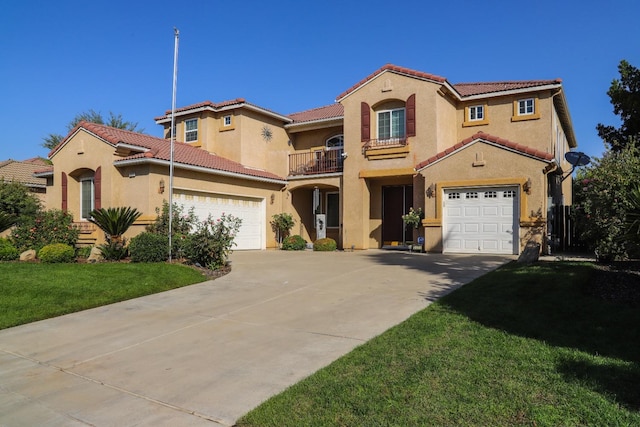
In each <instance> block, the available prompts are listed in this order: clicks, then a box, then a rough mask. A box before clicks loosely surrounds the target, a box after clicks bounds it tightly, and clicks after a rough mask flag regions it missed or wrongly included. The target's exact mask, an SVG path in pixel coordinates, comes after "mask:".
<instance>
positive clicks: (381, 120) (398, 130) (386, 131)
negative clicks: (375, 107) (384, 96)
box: [378, 108, 406, 139]
mask: <svg viewBox="0 0 640 427" xmlns="http://www.w3.org/2000/svg"><path fill="white" fill-rule="evenodd" d="M405 135H406V134H405V109H404V108H397V109H395V110H384V111H378V139H392V138H404V137H405Z"/></svg>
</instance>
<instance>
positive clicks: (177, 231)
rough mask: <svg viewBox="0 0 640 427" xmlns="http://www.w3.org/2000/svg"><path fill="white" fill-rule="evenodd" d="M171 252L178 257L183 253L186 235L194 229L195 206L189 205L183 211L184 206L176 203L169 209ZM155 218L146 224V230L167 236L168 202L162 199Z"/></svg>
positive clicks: (196, 218) (195, 219) (196, 222)
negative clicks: (189, 206)
mask: <svg viewBox="0 0 640 427" xmlns="http://www.w3.org/2000/svg"><path fill="white" fill-rule="evenodd" d="M171 211H172V212H171V214H172V215H171V253H172V254H174V255H175V256H177V257H178V258H180V257H182V256H183V255H184V244H185V242H186V238H187V236H188V235H189V234H190V233H191V232H192V231H194V230H195V229H196V227H197V224H198V217H197V216H196V214H195V208H193V207H191V208H190V209H189V210H188V211H186V212H185V208H184V206H182V205H178V204H177V203H174V204H173V208H172V209H171ZM156 214H157V215H158V217H157V218H156V220H155V222H154V223H153V224H150V225H148V226H147V231H148V232H150V233H154V234H161V235H163V236H167V238H168V236H169V203H168V202H167V201H166V200H163V201H162V209H160V208H156Z"/></svg>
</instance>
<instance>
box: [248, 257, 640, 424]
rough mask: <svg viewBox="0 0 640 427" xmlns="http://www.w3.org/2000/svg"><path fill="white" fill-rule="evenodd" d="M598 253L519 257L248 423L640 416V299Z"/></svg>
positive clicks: (561, 420)
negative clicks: (600, 284)
mask: <svg viewBox="0 0 640 427" xmlns="http://www.w3.org/2000/svg"><path fill="white" fill-rule="evenodd" d="M592 274H593V267H592V266H591V265H590V264H586V263H585V264H579V263H559V262H558V263H540V264H538V265H534V266H529V267H526V266H521V265H517V264H515V263H514V264H510V265H507V266H505V267H503V268H501V269H499V270H497V271H495V272H492V273H490V274H488V275H485V276H483V277H481V278H480V279H478V280H476V281H474V282H473V283H471V284H469V285H466V286H464V287H462V288H460V289H459V290H457V291H455V292H454V293H452V294H450V295H448V296H446V297H444V298H443V299H441V300H440V301H438V302H436V303H434V304H432V305H431V306H429V307H428V308H427V309H425V310H423V311H421V312H419V313H417V314H415V315H414V316H412V317H411V318H410V319H408V320H407V321H406V322H404V323H402V324H400V325H398V326H397V327H395V328H392V329H390V330H389V331H387V332H385V333H384V334H382V335H380V336H379V337H377V338H375V339H373V340H371V341H369V342H368V343H366V344H364V345H362V346H360V347H358V348H357V349H356V350H354V351H353V352H351V353H349V354H347V355H346V356H344V357H343V358H341V359H339V360H338V361H336V362H335V363H333V364H331V365H330V366H328V367H327V368H325V369H322V370H320V371H318V372H317V373H315V374H314V375H311V376H310V377H308V378H307V379H305V380H303V381H301V382H300V383H298V384H296V385H294V386H292V387H291V388H289V389H288V390H286V391H285V392H283V393H281V394H280V395H278V396H275V397H273V398H272V399H270V400H268V401H267V402H265V403H264V404H263V405H261V406H260V407H258V408H257V409H255V410H253V411H252V412H250V413H249V414H247V415H246V416H245V417H243V418H242V419H241V420H239V422H238V426H243V427H248V426H278V427H281V426H514V425H522V426H584V425H593V426H631V425H640V412H639V411H640V309H639V308H638V307H637V306H635V307H633V306H628V305H623V304H612V303H607V302H605V301H603V300H601V299H599V298H596V297H593V296H590V295H589V294H588V293H587V292H586V287H587V284H588V283H589V278H590V276H591V275H592Z"/></svg>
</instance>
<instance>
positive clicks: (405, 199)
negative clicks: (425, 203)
mask: <svg viewBox="0 0 640 427" xmlns="http://www.w3.org/2000/svg"><path fill="white" fill-rule="evenodd" d="M411 206H413V186H412V185H394V186H389V187H382V244H383V245H388V244H391V243H392V242H398V243H402V242H405V241H407V240H411V239H412V237H413V236H412V231H411V227H405V225H404V222H403V221H402V215H404V214H406V213H407V212H409V208H410V207H411Z"/></svg>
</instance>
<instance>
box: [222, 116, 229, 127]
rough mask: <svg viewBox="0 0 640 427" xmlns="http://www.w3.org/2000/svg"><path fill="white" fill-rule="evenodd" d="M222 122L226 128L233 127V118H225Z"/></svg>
mask: <svg viewBox="0 0 640 427" xmlns="http://www.w3.org/2000/svg"><path fill="white" fill-rule="evenodd" d="M222 121H223V124H224V126H231V116H224V117H223V118H222Z"/></svg>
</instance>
